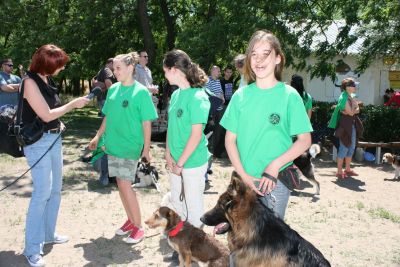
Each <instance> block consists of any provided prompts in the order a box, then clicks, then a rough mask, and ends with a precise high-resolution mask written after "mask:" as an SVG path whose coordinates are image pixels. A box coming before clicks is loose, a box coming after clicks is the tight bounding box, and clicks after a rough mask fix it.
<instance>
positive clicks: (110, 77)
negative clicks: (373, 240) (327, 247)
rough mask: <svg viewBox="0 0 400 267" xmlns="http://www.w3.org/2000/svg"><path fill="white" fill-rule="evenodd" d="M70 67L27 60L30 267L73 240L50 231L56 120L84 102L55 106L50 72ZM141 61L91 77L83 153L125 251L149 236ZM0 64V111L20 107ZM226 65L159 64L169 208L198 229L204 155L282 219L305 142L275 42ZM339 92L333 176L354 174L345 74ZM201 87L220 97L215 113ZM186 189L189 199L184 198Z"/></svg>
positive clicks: (302, 116) (305, 119) (148, 115)
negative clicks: (31, 127) (37, 123)
mask: <svg viewBox="0 0 400 267" xmlns="http://www.w3.org/2000/svg"><path fill="white" fill-rule="evenodd" d="M68 61H69V57H68V55H67V54H66V53H65V52H64V51H63V50H62V49H61V48H59V47H57V46H55V45H44V46H42V47H40V48H39V49H38V50H37V51H36V52H35V53H34V54H33V56H32V60H31V64H30V67H29V71H27V72H26V74H25V73H24V75H26V77H25V80H24V81H25V82H24V86H25V92H24V95H23V98H24V100H23V113H22V118H23V122H24V123H29V122H31V121H33V120H34V119H35V118H36V117H38V118H40V119H41V120H42V121H43V122H44V134H43V137H42V138H41V139H40V140H39V141H37V142H36V143H34V144H31V145H28V146H25V147H24V153H25V156H26V159H27V162H28V164H29V165H30V166H33V165H35V166H34V167H33V168H32V170H31V174H32V182H33V191H32V197H31V200H30V204H29V208H28V212H27V218H26V231H25V249H24V255H25V256H26V258H27V260H28V262H29V264H30V265H31V266H44V265H45V261H44V259H43V257H42V255H43V246H44V245H45V244H49V243H65V242H67V241H68V239H69V238H68V237H67V236H64V235H60V234H57V233H56V231H55V228H56V222H57V217H58V211H59V206H60V201H61V187H62V167H63V156H62V140H61V138H60V133H61V132H62V131H63V130H64V125H63V124H62V122H61V121H60V119H59V118H60V117H61V116H62V115H64V114H66V113H67V112H70V111H72V110H73V109H76V108H82V107H84V106H85V105H86V104H88V102H89V99H88V98H86V97H79V98H76V99H73V100H72V101H70V102H69V103H67V104H64V105H62V103H61V101H60V98H59V96H58V94H59V92H58V89H57V88H56V86H55V84H54V82H53V80H52V77H53V76H55V75H57V74H58V73H59V72H60V71H62V70H63V69H64V67H65V65H66V64H67V62H68ZM147 64H148V55H147V52H146V51H144V50H143V51H139V52H138V53H136V52H131V53H128V54H120V55H117V56H115V57H114V58H110V59H108V60H107V61H106V64H105V66H104V67H103V68H102V69H101V70H100V71H99V72H98V73H97V75H96V76H94V77H93V79H92V81H91V83H92V87H100V88H101V90H102V93H101V94H100V95H99V96H98V98H97V101H98V106H99V116H100V117H102V123H101V126H100V128H99V129H98V131H97V133H96V135H95V136H94V137H93V139H92V140H91V141H90V143H89V148H90V149H91V150H94V151H98V152H100V153H101V154H100V157H99V159H100V162H101V163H100V168H99V169H101V175H100V180H101V182H102V183H103V185H107V184H108V176H112V177H116V182H117V186H118V190H119V195H120V198H121V202H122V206H123V207H124V209H125V213H126V220H125V222H124V223H123V224H122V226H121V227H120V228H118V229H117V230H116V234H117V235H127V234H128V236H127V238H125V242H127V243H133V244H134V243H138V242H140V241H142V240H143V238H144V236H145V232H144V228H143V225H142V220H141V211H140V199H138V197H137V195H136V193H135V191H134V190H133V189H132V187H131V185H132V183H133V181H134V179H135V173H136V168H137V165H138V161H139V160H141V159H143V158H144V159H145V160H147V161H148V162H150V161H151V153H150V143H151V130H152V126H151V125H152V121H154V120H155V119H157V118H158V113H157V104H158V98H157V97H156V95H157V94H158V93H159V90H158V87H157V86H155V85H154V84H153V79H152V74H151V71H150V69H149V68H148V67H147ZM1 65H2V72H0V85H1V90H0V105H3V104H15V105H16V104H17V102H18V88H19V87H20V83H21V78H19V77H18V76H16V75H13V74H12V69H13V62H12V60H11V59H4V60H2V61H1ZM233 65H234V67H233V66H231V65H228V66H226V67H224V68H223V76H222V77H220V76H221V68H220V67H219V66H216V65H213V66H212V67H211V68H210V74H209V75H207V74H206V73H205V71H204V70H203V69H202V68H200V66H199V65H198V64H196V63H195V62H193V61H192V60H191V58H190V56H189V55H188V54H187V53H186V52H184V51H181V50H173V51H169V52H167V53H166V54H165V56H164V59H163V62H162V66H163V71H164V75H165V78H166V80H167V81H168V85H167V86H165V87H166V88H167V89H168V92H166V93H165V94H166V95H167V97H166V98H165V99H166V100H167V101H168V103H167V104H166V105H164V107H165V108H166V109H167V110H168V126H167V127H168V128H167V136H166V149H165V162H166V168H167V169H168V170H169V181H170V190H171V204H172V206H173V208H174V210H175V211H176V212H177V213H178V214H179V215H180V216H181V218H182V219H183V220H188V221H189V222H190V223H191V224H193V225H194V226H195V227H201V222H200V217H201V215H202V214H203V213H204V205H203V200H204V189H205V182H204V181H205V179H206V180H207V171H208V170H209V169H210V162H211V161H210V157H211V156H212V154H213V156H214V157H216V158H220V157H222V156H223V155H224V154H225V153H226V154H227V156H228V157H229V159H230V161H231V163H232V165H233V167H234V169H235V171H236V172H237V173H238V174H239V175H240V177H241V178H242V180H243V181H244V182H245V183H246V184H247V185H248V186H249V187H250V188H251V189H252V190H253V191H254V192H255V193H256V194H259V195H260V196H261V199H262V201H263V202H264V203H265V204H266V206H267V207H269V208H271V209H272V210H273V211H274V212H275V214H276V216H278V217H280V218H282V219H283V218H284V215H285V211H286V207H287V203H288V200H289V196H290V190H289V189H288V187H287V185H285V184H284V183H283V182H282V181H280V180H279V179H278V177H279V175H280V173H284V172H285V171H286V170H287V169H288V168H290V167H291V166H292V165H293V160H294V159H296V158H297V157H298V156H299V155H301V154H302V153H303V152H304V151H305V150H307V149H308V147H309V146H310V145H311V135H310V133H311V132H312V126H311V123H310V118H311V116H312V97H311V96H310V94H308V93H307V92H306V90H305V88H304V84H303V78H302V77H301V76H299V75H293V76H292V79H291V81H290V85H288V84H286V83H284V82H283V81H282V72H283V68H284V65H285V56H284V52H283V51H282V47H281V44H280V42H279V40H278V39H277V37H276V36H274V35H273V34H272V33H270V32H268V31H257V32H255V33H254V34H253V36H252V37H251V39H250V41H249V44H248V47H247V49H246V52H245V54H240V55H238V56H236V57H235V59H234V60H233ZM234 69H236V71H237V72H238V75H237V76H235V75H234ZM341 89H342V95H341V97H340V99H339V102H338V104H337V105H336V109H335V111H334V115H333V116H332V120H331V122H330V125H329V127H331V128H334V129H335V130H336V132H337V137H338V138H339V140H340V148H339V153H338V161H337V164H338V171H337V174H336V176H337V177H338V179H343V178H345V177H346V175H357V174H356V173H355V172H354V171H353V170H352V169H351V168H350V163H351V158H352V155H353V153H354V147H355V142H356V138H357V136H359V134H360V131H361V130H362V129H361V128H362V125H360V124H359V120H358V118H357V114H358V113H359V106H358V102H357V101H356V100H355V99H354V98H353V93H354V91H355V89H356V85H355V81H354V80H353V79H351V78H347V79H344V80H343V81H342V87H341ZM207 90H208V91H209V92H211V93H212V94H213V95H214V96H215V97H217V98H219V99H220V100H221V102H220V103H221V104H219V105H218V106H217V107H215V109H212V107H211V103H210V100H209V94H208V93H207ZM396 95H397V98H396V99H399V98H400V96H399V95H398V93H396V94H394V96H396ZM394 96H393V97H391V98H390V99H389V100H388V102H387V103H388V104H387V105H391V103H392V102H395V103H397V102H396V101H397V100H394V99H393V100H392V98H394ZM211 110H212V112H211ZM210 119H211V120H212V121H213V124H214V127H213V134H212V135H211V140H208V139H207V136H206V135H205V133H204V130H205V127H206V125H207V123H208V122H209V121H210ZM271 140H273V141H271ZM209 143H211V146H209ZM49 147H51V149H48V148H49ZM209 148H211V150H212V151H211V152H212V153H211V152H210V151H209ZM43 154H45V156H44V157H43V158H42V159H40V157H41V156H42V155H43ZM37 161H39V163H38V164H37V165H36V163H37ZM343 163H345V170H344V172H343V171H342V165H343ZM182 192H183V193H184V196H185V200H183V199H182V198H181V193H182ZM175 256H176V255H175Z"/></svg>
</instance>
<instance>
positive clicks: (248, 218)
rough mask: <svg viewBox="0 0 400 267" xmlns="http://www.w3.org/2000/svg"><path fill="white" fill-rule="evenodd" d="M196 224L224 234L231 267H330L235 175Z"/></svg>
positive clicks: (320, 254) (319, 253) (315, 250)
mask: <svg viewBox="0 0 400 267" xmlns="http://www.w3.org/2000/svg"><path fill="white" fill-rule="evenodd" d="M200 220H201V221H202V222H203V223H204V224H206V225H209V226H216V227H215V230H214V232H215V233H216V234H223V233H226V232H228V245H229V249H230V250H231V258H230V260H231V264H233V266H235V267H244V266H252V267H253V266H254V267H256V266H257V267H261V266H262V267H268V266H270V267H288V266H290V267H300V266H307V267H317V266H318V267H328V266H330V263H329V262H328V261H327V260H326V259H325V258H324V256H323V255H322V253H321V252H320V251H319V250H318V249H317V248H315V247H314V246H313V245H312V244H311V243H310V242H308V241H307V240H305V239H304V238H303V237H301V236H300V235H299V234H298V233H297V232H296V231H294V230H293V229H291V228H290V227H289V226H288V225H287V224H286V223H285V222H284V221H283V220H281V219H279V218H277V217H276V216H275V215H274V213H273V211H272V210H271V209H269V208H268V207H266V206H265V205H264V204H263V203H262V202H261V201H260V200H259V197H258V196H257V194H256V193H255V192H254V191H252V190H251V189H250V188H249V187H248V186H247V185H246V184H245V183H243V181H242V180H241V178H240V177H239V176H238V174H237V173H236V172H233V174H232V179H231V182H230V184H229V186H228V189H227V191H225V192H224V193H223V194H222V195H221V196H220V197H219V199H218V202H217V204H216V205H215V207H214V208H213V209H211V210H210V211H208V212H207V213H205V214H204V215H203V216H202V218H201V219H200ZM231 266H232V265H231Z"/></svg>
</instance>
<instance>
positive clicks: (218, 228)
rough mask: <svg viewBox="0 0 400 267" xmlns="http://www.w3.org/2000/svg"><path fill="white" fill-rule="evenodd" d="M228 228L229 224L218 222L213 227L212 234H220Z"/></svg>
mask: <svg viewBox="0 0 400 267" xmlns="http://www.w3.org/2000/svg"><path fill="white" fill-rule="evenodd" d="M228 228H229V224H228V223H226V222H223V223H220V224H218V225H216V226H215V227H214V231H213V235H214V236H215V234H217V235H220V234H223V233H225V232H226V231H227V230H228Z"/></svg>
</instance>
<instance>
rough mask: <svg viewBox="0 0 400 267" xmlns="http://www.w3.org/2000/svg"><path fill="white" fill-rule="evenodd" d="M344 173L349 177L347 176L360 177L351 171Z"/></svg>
mask: <svg viewBox="0 0 400 267" xmlns="http://www.w3.org/2000/svg"><path fill="white" fill-rule="evenodd" d="M344 173H345V174H346V175H347V176H358V173H356V172H354V171H353V170H350V171H346V170H345V171H344Z"/></svg>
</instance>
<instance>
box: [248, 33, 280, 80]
mask: <svg viewBox="0 0 400 267" xmlns="http://www.w3.org/2000/svg"><path fill="white" fill-rule="evenodd" d="M258 42H268V43H269V44H270V45H271V48H272V49H273V50H274V51H275V54H276V55H279V56H280V57H281V62H280V63H279V64H276V65H275V70H274V74H275V78H276V79H277V80H278V81H281V80H282V71H283V67H284V66H285V55H284V54H283V52H282V48H281V44H280V42H279V40H278V38H277V37H276V36H275V35H273V34H272V33H271V32H269V31H267V30H260V31H256V32H255V33H254V34H253V36H251V38H250V41H249V46H248V47H247V50H246V59H245V62H244V71H243V73H244V78H245V79H246V81H247V83H248V84H249V83H251V82H254V81H255V80H256V75H255V74H254V72H253V70H252V69H251V65H250V60H251V53H252V51H253V49H254V46H255V44H256V43H258Z"/></svg>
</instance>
